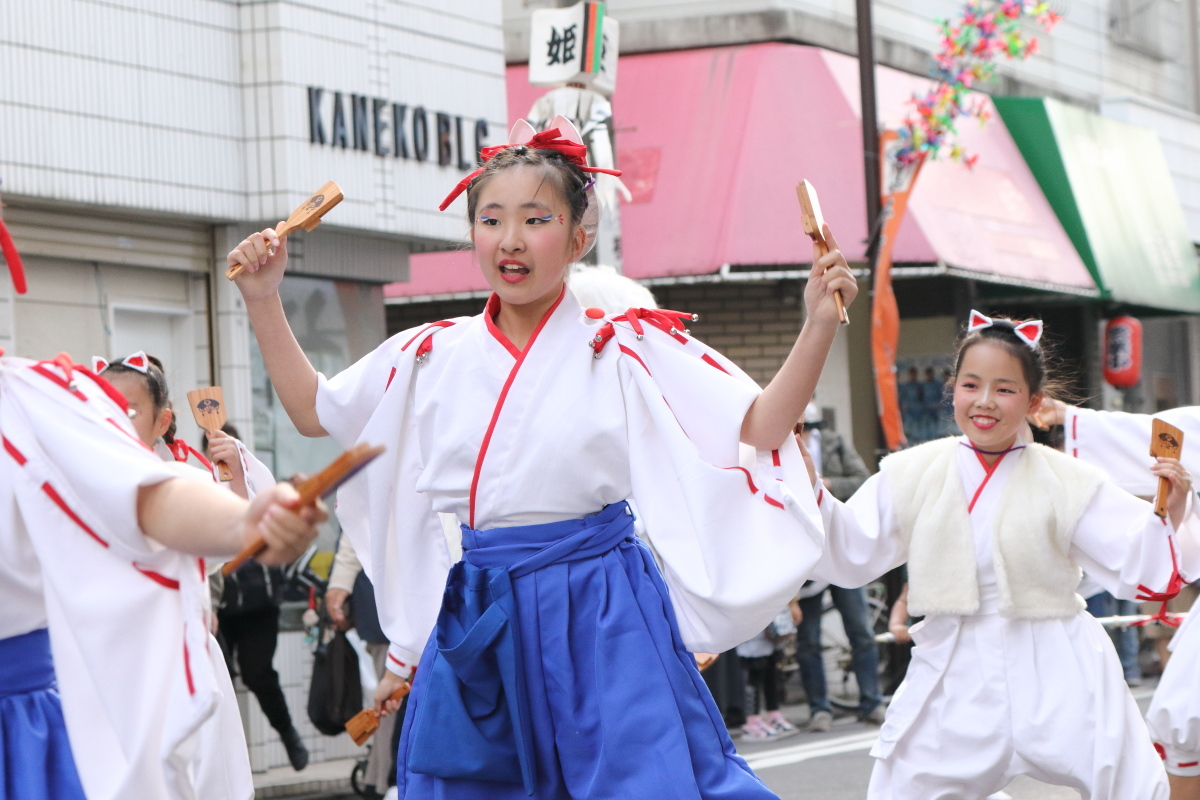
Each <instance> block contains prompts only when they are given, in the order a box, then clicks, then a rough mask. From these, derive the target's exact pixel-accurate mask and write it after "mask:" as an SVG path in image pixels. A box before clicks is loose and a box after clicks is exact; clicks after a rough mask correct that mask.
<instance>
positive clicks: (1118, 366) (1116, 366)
mask: <svg viewBox="0 0 1200 800" xmlns="http://www.w3.org/2000/svg"><path fill="white" fill-rule="evenodd" d="M1141 379H1142V323H1141V322H1139V321H1138V320H1136V319H1134V318H1133V317H1115V318H1113V319H1110V320H1109V321H1108V324H1107V325H1105V326H1104V380H1106V381H1108V382H1109V384H1111V385H1113V386H1115V387H1117V388H1118V389H1128V388H1130V387H1132V386H1135V385H1136V384H1137V382H1138V381H1140V380H1141Z"/></svg>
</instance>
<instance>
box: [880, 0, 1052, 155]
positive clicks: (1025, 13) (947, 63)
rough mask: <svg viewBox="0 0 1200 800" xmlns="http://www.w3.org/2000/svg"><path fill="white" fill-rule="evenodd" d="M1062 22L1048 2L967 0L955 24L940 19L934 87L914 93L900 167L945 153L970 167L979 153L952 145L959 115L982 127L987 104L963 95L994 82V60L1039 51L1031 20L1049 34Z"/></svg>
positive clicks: (901, 141)
mask: <svg viewBox="0 0 1200 800" xmlns="http://www.w3.org/2000/svg"><path fill="white" fill-rule="evenodd" d="M1061 19H1062V15H1060V14H1058V13H1057V12H1055V11H1052V10H1051V9H1050V4H1049V3H1046V2H1035V1H1034V0H968V1H967V4H966V6H965V7H964V8H963V10H962V11H961V12H960V13H959V15H958V18H957V19H956V20H954V21H953V22H951V21H948V20H938V29H939V31H940V33H941V48H940V51H939V52H938V53H937V54H936V55H935V56H934V68H933V74H932V77H933V78H934V79H935V80H936V81H937V83H936V84H934V86H933V87H932V88H930V90H929V91H928V92H926V93H925V94H924V95H913V98H912V104H913V106H914V107H915V109H916V114H915V115H913V114H910V115H908V117H907V118H906V119H905V121H904V124H903V125H902V126H901V127H900V129H899V134H900V139H899V144H900V146H899V148H898V149H897V150H896V151H895V155H894V157H895V158H896V160H897V161H898V162H899V166H901V167H907V166H910V165H912V164H915V163H916V162H917V161H919V160H920V159H921V157H922V156H926V157H928V158H937V157H938V156H939V155H941V154H942V152H943V151H944V150H948V152H949V157H950V158H951V159H953V160H955V161H960V162H962V163H964V164H966V165H967V166H968V167H970V166H973V165H974V164H975V162H976V160H977V159H978V158H979V156H978V155H973V154H968V153H967V152H966V151H965V150H964V149H963V147H962V146H961V145H959V144H958V143H957V142H956V141H955V135H956V133H957V129H956V127H955V126H956V124H957V121H958V119H959V118H960V117H974V118H976V119H978V120H979V122H980V124H981V125H982V124H985V123H986V122H987V120H988V117H989V116H990V112H989V111H988V106H987V104H985V103H981V102H979V101H978V100H969V99H968V97H967V93H968V92H969V91H970V90H971V89H972V88H973V87H975V86H977V85H978V84H980V83H984V82H986V81H988V80H990V79H991V78H992V76H993V75H994V74H995V71H996V63H995V60H996V57H997V56H998V55H1000V54H1003V55H1004V56H1005V57H1006V58H1009V59H1015V60H1021V59H1025V58H1028V57H1029V56H1031V55H1033V54H1034V53H1036V52H1037V51H1038V40H1037V37H1036V36H1031V35H1028V29H1029V28H1030V27H1031V26H1030V24H1029V23H1030V21H1031V20H1032V21H1033V22H1034V23H1036V24H1037V25H1039V26H1041V28H1042V29H1043V30H1045V31H1046V32H1047V33H1049V32H1050V31H1051V30H1053V29H1054V26H1055V25H1057V24H1058V22H1059V21H1060V20H1061Z"/></svg>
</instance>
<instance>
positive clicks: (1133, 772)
mask: <svg viewBox="0 0 1200 800" xmlns="http://www.w3.org/2000/svg"><path fill="white" fill-rule="evenodd" d="M1041 334H1042V323H1041V322H1040V321H1028V322H1014V321H1012V320H1006V319H995V320H993V319H989V318H988V317H986V316H984V315H983V314H980V313H979V312H977V311H972V312H971V319H970V323H969V326H968V331H967V333H966V334H965V335H964V337H963V338H962V339H961V340H960V342H959V346H958V356H957V361H956V364H955V371H954V379H953V380H954V384H953V389H954V419H955V422H956V423H957V424H958V426H959V428H960V429H961V430H962V432H963V435H962V436H961V437H947V438H944V439H939V440H936V441H933V442H929V443H926V444H923V445H920V446H918V447H914V448H912V449H909V450H905V451H902V452H900V453H896V454H895V455H892V456H889V457H888V458H886V459H884V461H883V463H882V465H881V467H880V471H879V472H878V473H877V474H876V475H874V476H872V477H871V478H870V479H868V480H867V482H866V483H865V484H863V486H862V488H861V489H859V491H858V492H857V493H856V494H855V495H854V496H853V497H852V498H850V500H849V501H848V502H847V503H846V504H845V505H843V504H842V503H840V502H838V501H837V500H836V499H834V498H832V497H830V496H828V495H824V497H823V498H822V502H821V511H822V513H823V514H824V515H825V523H826V531H827V547H826V552H825V558H824V559H823V561H822V563H821V564H820V565H818V567H817V569H816V570H815V572H816V574H817V575H818V576H819V577H820V578H821V579H822V580H826V581H830V582H832V583H836V584H837V585H839V586H861V585H863V584H865V583H867V582H868V581H871V580H873V579H874V578H876V577H878V576H879V575H882V574H883V573H885V572H887V571H888V570H890V569H893V568H895V567H897V566H899V565H900V564H903V563H905V562H907V563H908V575H909V590H908V591H909V594H908V605H909V611H910V613H912V614H915V615H923V616H925V621H924V622H922V623H920V624H919V625H916V626H914V627H913V628H912V631H911V633H912V638H913V640H914V641H915V642H916V648H915V649H914V650H913V655H912V663H911V665H910V666H909V668H908V675H907V677H906V678H905V680H904V683H903V684H902V685H901V687H900V689H899V690H898V691H897V692H896V695H895V698H894V700H893V702H892V705H891V707H890V708H889V709H888V712H887V718H886V721H885V722H884V725H883V728H882V729H881V731H880V735H879V742H878V743H877V744H876V745H875V747H874V749H873V750H872V751H871V754H872V755H873V756H875V757H876V758H877V759H878V761H876V764H875V770H874V772H873V774H872V776H871V784H870V789H869V792H868V797H869V798H871V799H872V800H908V799H909V798H911V799H912V800H931V799H932V798H964V797H983V796H985V795H987V794H989V793H991V792H996V791H998V790H1000V789H1003V788H1004V787H1005V786H1006V785H1007V784H1008V783H1009V781H1010V780H1012V778H1013V777H1015V776H1016V775H1021V774H1025V775H1030V776H1032V777H1034V778H1036V779H1038V780H1041V781H1043V782H1046V783H1052V784H1057V785H1062V786H1072V787H1074V788H1076V789H1078V790H1079V791H1080V792H1081V793H1082V795H1083V797H1084V799H1085V800H1089V799H1094V800H1166V798H1167V797H1168V789H1167V779H1166V775H1165V773H1164V772H1163V767H1162V762H1161V760H1160V759H1159V756H1158V754H1157V753H1155V750H1154V747H1153V745H1152V743H1151V741H1150V737H1149V735H1148V733H1147V731H1146V725H1145V723H1144V722H1143V721H1142V718H1141V714H1140V713H1139V711H1138V708H1137V705H1136V704H1135V703H1134V701H1133V697H1132V696H1131V695H1130V694H1129V691H1128V689H1127V688H1126V686H1125V681H1124V676H1123V674H1122V670H1121V665H1120V662H1119V661H1118V659H1117V655H1116V651H1115V650H1114V649H1113V646H1112V642H1111V640H1110V639H1109V637H1108V634H1107V633H1105V632H1104V629H1103V628H1102V627H1101V626H1100V624H1099V623H1098V622H1096V620H1095V619H1094V618H1092V617H1091V616H1090V615H1089V614H1087V613H1086V611H1085V610H1084V603H1083V600H1082V599H1080V598H1079V597H1078V596H1077V595H1076V594H1075V588H1076V586H1078V584H1079V578H1080V568H1081V567H1082V568H1083V569H1084V570H1086V571H1087V573H1088V575H1089V576H1091V577H1092V578H1093V579H1095V580H1096V581H1098V582H1099V583H1100V584H1101V585H1102V586H1103V587H1104V588H1105V589H1107V590H1108V591H1110V592H1111V593H1112V594H1114V595H1115V596H1117V597H1121V598H1129V599H1134V598H1135V597H1136V598H1137V599H1155V598H1163V597H1166V596H1169V595H1171V594H1173V593H1175V592H1178V590H1179V587H1180V586H1181V585H1182V581H1183V579H1182V578H1181V577H1180V572H1182V573H1184V574H1185V575H1188V576H1192V577H1195V576H1197V575H1200V542H1198V540H1197V537H1196V534H1197V527H1196V526H1197V522H1198V520H1197V519H1196V518H1195V517H1194V516H1192V514H1191V500H1190V498H1191V479H1190V476H1189V475H1188V474H1187V472H1186V470H1184V469H1183V467H1182V466H1181V465H1180V464H1179V462H1178V461H1175V460H1171V459H1161V460H1160V461H1159V462H1158V463H1155V464H1154V465H1153V466H1152V467H1150V468H1149V471H1150V472H1152V473H1153V474H1154V475H1155V476H1162V477H1165V478H1167V479H1168V480H1169V481H1170V483H1171V493H1170V497H1169V500H1168V511H1169V514H1168V518H1167V519H1159V518H1158V517H1156V516H1155V515H1154V512H1153V508H1152V506H1151V505H1150V504H1149V503H1147V502H1145V501H1144V500H1140V499H1138V498H1136V497H1134V496H1133V495H1130V494H1128V493H1127V492H1125V491H1123V490H1122V489H1120V488H1118V487H1117V486H1116V485H1114V484H1113V483H1112V482H1111V481H1110V480H1109V479H1108V477H1107V476H1106V475H1105V474H1104V473H1103V472H1101V471H1100V470H1098V469H1096V468H1095V467H1092V466H1090V465H1087V464H1084V463H1082V462H1080V461H1078V460H1077V459H1073V458H1070V457H1068V456H1066V455H1064V454H1062V453H1060V452H1058V451H1057V450H1051V449H1050V448H1046V447H1042V446H1041V445H1038V444H1033V443H1027V442H1026V441H1025V438H1026V437H1024V436H1023V433H1024V432H1027V430H1028V428H1027V426H1026V422H1025V420H1026V417H1028V416H1029V415H1031V414H1033V413H1034V412H1036V411H1038V409H1039V407H1040V406H1041V404H1042V402H1043V400H1044V398H1045V396H1046V390H1047V383H1048V379H1049V376H1048V375H1047V368H1046V358H1045V353H1044V352H1043V350H1042V346H1041Z"/></svg>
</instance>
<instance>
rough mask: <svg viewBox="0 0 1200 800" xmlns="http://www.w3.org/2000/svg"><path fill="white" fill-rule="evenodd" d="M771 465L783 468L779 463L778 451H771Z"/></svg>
mask: <svg viewBox="0 0 1200 800" xmlns="http://www.w3.org/2000/svg"><path fill="white" fill-rule="evenodd" d="M771 463H772V464H774V465H775V466H777V467H782V466H783V464H782V463H781V462H780V461H779V451H778V450H772V451H771Z"/></svg>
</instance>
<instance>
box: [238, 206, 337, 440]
mask: <svg viewBox="0 0 1200 800" xmlns="http://www.w3.org/2000/svg"><path fill="white" fill-rule="evenodd" d="M279 224H280V225H283V223H282V222H281V223H279ZM225 263H226V264H227V265H228V266H230V267H233V266H237V265H238V264H241V265H242V267H243V268H244V271H243V272H242V274H241V275H239V276H238V278H237V286H238V289H239V290H240V291H241V293H242V299H244V300H245V301H246V312H247V313H248V314H249V316H250V324H251V326H253V328H254V336H255V338H256V339H258V349H259V351H261V352H262V357H263V363H264V364H265V365H266V367H267V374H268V375H270V376H271V384H272V385H273V386H274V387H275V394H277V395H279V402H281V403H282V404H283V408H284V410H285V411H287V414H288V417H289V418H290V419H291V420H292V424H293V425H295V426H296V430H298V431H300V433H301V434H303V435H304V436H311V437H318V436H327V435H328V434H327V433H326V432H325V429H324V428H323V427H321V423H320V421H319V420H318V419H317V407H316V403H317V371H316V370H315V369H313V366H312V364H310V363H309V361H308V357H307V356H306V355H304V351H303V350H302V349H301V348H300V343H299V342H297V341H296V337H295V335H294V334H293V333H292V328H291V326H290V325H288V321H287V317H286V316H285V315H284V313H283V302H282V301H281V300H280V299H279V284H280V282H281V281H282V280H283V271H284V268H285V267H286V266H287V236H277V235H276V234H275V229H274V228H267V229H266V230H263V231H260V232H258V233H252V234H250V235H249V236H247V237H246V238H245V239H243V240H242V241H241V243H240V244H238V246H237V247H235V248H234V249H233V250H231V251H229V255H228V256H226V257H225Z"/></svg>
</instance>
